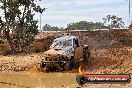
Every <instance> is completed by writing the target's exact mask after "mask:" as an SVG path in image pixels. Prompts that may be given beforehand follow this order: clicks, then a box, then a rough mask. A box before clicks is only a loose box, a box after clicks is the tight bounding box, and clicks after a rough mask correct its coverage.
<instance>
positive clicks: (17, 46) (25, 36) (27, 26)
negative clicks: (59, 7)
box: [0, 0, 45, 52]
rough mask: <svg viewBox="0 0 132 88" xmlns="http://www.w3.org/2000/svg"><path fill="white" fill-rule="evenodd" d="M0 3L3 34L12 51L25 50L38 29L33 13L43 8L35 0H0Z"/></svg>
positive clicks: (40, 11) (41, 10)
mask: <svg viewBox="0 0 132 88" xmlns="http://www.w3.org/2000/svg"><path fill="white" fill-rule="evenodd" d="M0 3H1V4H2V5H1V6H0V9H1V10H2V11H3V13H4V18H5V20H4V21H3V23H4V26H2V33H3V36H4V37H5V38H6V39H7V41H8V43H9V45H10V47H11V50H12V51H13V52H23V51H27V49H28V48H29V47H30V46H31V44H32V42H33V37H34V35H35V34H36V33H37V31H38V30H37V28H38V26H37V20H34V15H35V13H36V12H39V13H41V14H42V12H43V11H44V10H45V8H41V7H40V6H38V5H37V4H36V3H37V0H0ZM27 52H28V51H27Z"/></svg>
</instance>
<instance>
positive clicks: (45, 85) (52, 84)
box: [0, 73, 76, 88]
mask: <svg viewBox="0 0 132 88" xmlns="http://www.w3.org/2000/svg"><path fill="white" fill-rule="evenodd" d="M75 77H76V74H75V73H0V88H62V87H65V85H73V84H76V81H75Z"/></svg>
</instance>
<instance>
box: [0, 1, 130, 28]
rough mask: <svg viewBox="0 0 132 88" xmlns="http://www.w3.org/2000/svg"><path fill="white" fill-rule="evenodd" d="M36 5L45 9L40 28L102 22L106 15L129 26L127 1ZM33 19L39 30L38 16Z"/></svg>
mask: <svg viewBox="0 0 132 88" xmlns="http://www.w3.org/2000/svg"><path fill="white" fill-rule="evenodd" d="M38 5H40V6H41V7H43V8H47V9H46V11H44V12H43V14H41V27H43V26H44V25H45V24H50V25H51V26H58V27H64V28H65V27H67V24H70V23H73V22H79V21H88V22H91V21H92V22H103V20H102V18H104V17H106V15H116V16H118V17H121V18H122V19H123V21H124V22H125V24H126V26H128V24H129V14H128V12H129V9H128V0H41V1H40V2H39V3H38ZM131 5H132V0H131ZM131 13H132V9H131ZM0 15H1V12H0ZM35 19H36V20H38V21H39V22H38V25H39V29H40V14H36V15H35ZM131 19H132V14H131Z"/></svg>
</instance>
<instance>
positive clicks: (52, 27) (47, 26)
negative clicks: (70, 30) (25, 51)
mask: <svg viewBox="0 0 132 88" xmlns="http://www.w3.org/2000/svg"><path fill="white" fill-rule="evenodd" d="M42 29H43V31H60V30H62V29H59V28H58V27H57V26H50V25H49V24H46V25H45V26H44V27H43V28H42Z"/></svg>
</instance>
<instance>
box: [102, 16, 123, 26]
mask: <svg viewBox="0 0 132 88" xmlns="http://www.w3.org/2000/svg"><path fill="white" fill-rule="evenodd" d="M103 20H104V24H105V25H107V26H108V28H120V27H124V25H125V24H124V22H123V21H122V18H119V17H117V16H115V15H112V16H111V15H107V16H106V17H105V18H103Z"/></svg>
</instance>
